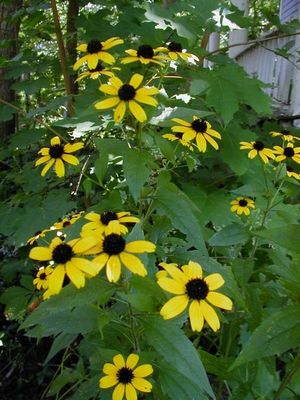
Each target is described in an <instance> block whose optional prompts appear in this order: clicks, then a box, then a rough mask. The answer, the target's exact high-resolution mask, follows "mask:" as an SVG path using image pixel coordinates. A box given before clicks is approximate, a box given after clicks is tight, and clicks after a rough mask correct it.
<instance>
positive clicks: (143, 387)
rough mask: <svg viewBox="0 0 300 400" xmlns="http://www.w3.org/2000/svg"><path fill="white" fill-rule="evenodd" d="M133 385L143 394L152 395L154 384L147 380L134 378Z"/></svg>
mask: <svg viewBox="0 0 300 400" xmlns="http://www.w3.org/2000/svg"><path fill="white" fill-rule="evenodd" d="M131 383H132V384H133V386H134V387H135V388H136V389H137V390H140V391H141V392H146V393H150V392H151V390H152V384H151V383H150V382H149V381H147V380H146V379H143V378H133V379H132V381H131Z"/></svg>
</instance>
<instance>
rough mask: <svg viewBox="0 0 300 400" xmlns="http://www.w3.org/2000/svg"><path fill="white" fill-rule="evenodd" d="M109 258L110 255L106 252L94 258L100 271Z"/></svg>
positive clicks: (94, 262)
mask: <svg viewBox="0 0 300 400" xmlns="http://www.w3.org/2000/svg"><path fill="white" fill-rule="evenodd" d="M108 259H109V255H108V254H106V253H102V254H100V255H99V256H97V257H96V258H94V260H93V264H95V265H96V267H97V269H98V272H99V271H101V269H102V268H103V267H104V266H105V265H106V263H107V260H108Z"/></svg>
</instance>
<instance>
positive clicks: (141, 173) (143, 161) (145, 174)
mask: <svg viewBox="0 0 300 400" xmlns="http://www.w3.org/2000/svg"><path fill="white" fill-rule="evenodd" d="M149 158H150V157H149V154H148V153H147V152H144V151H141V150H138V149H128V150H127V151H126V152H125V153H124V156H123V161H124V175H125V179H126V183H127V185H128V188H129V191H130V193H131V194H132V197H133V198H134V200H135V202H137V200H138V199H139V197H140V192H141V189H142V187H143V185H144V183H145V182H147V181H148V180H149V176H150V173H151V169H150V168H149V167H148V166H147V163H148V162H149Z"/></svg>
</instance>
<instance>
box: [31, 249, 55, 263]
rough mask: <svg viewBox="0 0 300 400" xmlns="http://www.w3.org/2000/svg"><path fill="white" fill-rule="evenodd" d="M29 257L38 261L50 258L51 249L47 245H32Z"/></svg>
mask: <svg viewBox="0 0 300 400" xmlns="http://www.w3.org/2000/svg"><path fill="white" fill-rule="evenodd" d="M29 258H32V259H33V260H38V261H50V260H52V251H51V249H49V247H34V248H33V249H31V250H30V253H29Z"/></svg>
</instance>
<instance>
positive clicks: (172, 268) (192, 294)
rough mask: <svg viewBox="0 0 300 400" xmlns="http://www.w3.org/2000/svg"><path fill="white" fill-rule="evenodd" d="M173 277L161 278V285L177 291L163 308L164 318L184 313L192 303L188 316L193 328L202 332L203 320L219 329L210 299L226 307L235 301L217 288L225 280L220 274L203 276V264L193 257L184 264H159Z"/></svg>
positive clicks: (215, 329)
mask: <svg viewBox="0 0 300 400" xmlns="http://www.w3.org/2000/svg"><path fill="white" fill-rule="evenodd" d="M160 265H161V266H162V267H163V268H164V269H165V270H166V271H167V273H168V274H169V276H170V277H162V278H160V279H158V281H157V283H158V284H159V286H160V287H161V288H162V289H164V290H166V291H167V292H169V293H172V294H176V296H175V297H172V298H171V299H170V300H168V301H167V302H166V304H165V305H164V306H163V307H162V309H161V310H160V314H161V316H162V317H163V318H164V319H170V318H174V317H176V316H177V315H179V314H181V313H182V312H183V311H184V310H185V309H186V308H187V307H188V305H189V303H190V305H189V317H190V322H191V328H192V330H193V331H197V332H200V331H201V330H202V328H203V325H204V320H205V321H206V322H207V323H208V325H209V326H210V327H211V328H212V329H213V331H215V332H216V331H217V330H218V329H219V328H220V321H219V318H218V315H217V314H216V312H215V310H214V309H213V308H212V307H211V305H210V304H209V303H211V304H212V305H214V306H216V307H220V308H223V309H224V310H231V309H232V301H231V300H230V299H229V298H228V297H227V296H225V295H224V294H221V293H217V292H215V290H216V289H219V288H220V287H221V286H223V284H224V279H223V278H222V276H221V275H220V274H211V275H208V276H207V277H206V278H203V273H202V268H201V266H200V265H199V264H198V263H196V262H193V261H190V262H189V263H188V265H183V266H182V267H181V268H178V267H177V264H166V263H161V264H160Z"/></svg>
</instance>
